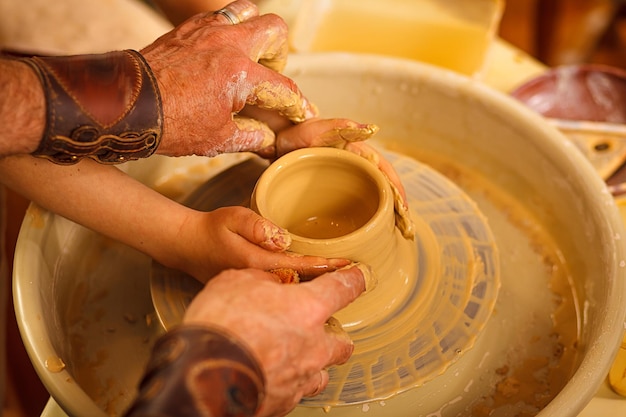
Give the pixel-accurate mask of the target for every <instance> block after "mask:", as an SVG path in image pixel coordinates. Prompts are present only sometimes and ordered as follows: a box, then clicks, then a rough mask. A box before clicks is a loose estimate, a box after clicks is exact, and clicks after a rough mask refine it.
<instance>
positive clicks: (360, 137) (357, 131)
mask: <svg viewBox="0 0 626 417" xmlns="http://www.w3.org/2000/svg"><path fill="white" fill-rule="evenodd" d="M379 130H380V128H379V127H378V126H377V125H375V124H361V123H355V124H354V126H347V127H344V128H339V129H337V131H336V132H335V133H336V134H338V135H339V137H341V139H343V140H345V141H346V142H360V141H364V140H367V139H369V138H371V137H372V136H374V135H375V134H376V133H377V132H378V131H379Z"/></svg>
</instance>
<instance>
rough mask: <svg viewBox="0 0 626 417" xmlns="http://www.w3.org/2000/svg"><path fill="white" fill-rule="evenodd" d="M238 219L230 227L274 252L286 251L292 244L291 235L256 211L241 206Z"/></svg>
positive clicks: (248, 239)
mask: <svg viewBox="0 0 626 417" xmlns="http://www.w3.org/2000/svg"><path fill="white" fill-rule="evenodd" d="M237 210H238V211H237V212H236V213H232V216H236V218H237V221H235V222H231V223H229V229H230V230H231V231H232V232H233V233H235V234H237V235H239V236H241V237H243V238H245V239H246V240H247V241H249V242H250V243H253V244H255V245H258V246H260V247H262V248H263V249H267V250H270V251H273V252H284V251H286V250H287V249H289V246H291V235H290V234H289V232H288V231H287V230H286V229H283V228H282V227H279V226H277V225H275V224H274V223H272V222H271V221H269V220H268V219H266V218H264V217H262V216H259V215H258V214H257V213H255V212H254V211H252V210H250V209H247V208H244V207H241V208H238V209H237Z"/></svg>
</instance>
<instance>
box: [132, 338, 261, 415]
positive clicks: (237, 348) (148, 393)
mask: <svg viewBox="0 0 626 417" xmlns="http://www.w3.org/2000/svg"><path fill="white" fill-rule="evenodd" d="M263 397H264V377H263V372H262V371H261V368H260V367H259V365H258V364H257V362H256V361H255V359H254V358H253V357H252V355H251V354H250V353H249V352H248V351H247V349H245V348H244V347H243V346H242V345H241V344H240V343H239V342H238V341H237V340H235V339H233V338H231V337H230V336H228V335H226V334H224V333H222V332H219V331H217V330H215V329H210V328H207V327H200V326H180V327H178V328H175V329H173V330H171V331H169V332H168V333H166V334H165V335H164V336H162V337H161V338H160V339H159V340H158V341H157V343H156V344H155V346H154V349H153V352H152V356H151V358H150V362H149V364H148V369H147V372H146V374H145V376H144V379H143V381H142V382H141V385H140V390H139V396H138V398H137V400H136V401H135V403H134V405H133V406H132V408H131V409H130V410H129V411H128V413H126V417H140V416H141V417H146V416H162V417H165V416H176V417H192V416H193V417H197V416H206V417H209V416H212V417H217V416H220V417H251V416H254V414H255V413H256V411H257V409H258V407H259V405H260V404H261V402H262V400H263Z"/></svg>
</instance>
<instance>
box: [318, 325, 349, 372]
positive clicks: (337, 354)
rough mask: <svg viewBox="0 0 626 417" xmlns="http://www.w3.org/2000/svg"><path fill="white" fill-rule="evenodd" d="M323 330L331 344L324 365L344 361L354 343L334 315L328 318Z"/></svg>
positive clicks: (339, 363)
mask: <svg viewBox="0 0 626 417" xmlns="http://www.w3.org/2000/svg"><path fill="white" fill-rule="evenodd" d="M324 330H325V331H326V334H327V339H328V341H329V343H330V345H331V346H330V350H331V355H330V358H329V359H328V363H327V364H326V366H331V365H341V364H342V363H346V362H347V361H348V359H350V356H352V352H353V351H354V344H353V343H352V340H351V339H350V336H349V335H348V333H347V332H346V331H345V330H344V329H343V327H342V326H341V323H340V322H339V320H337V319H336V318H334V317H331V318H329V319H328V321H327V322H326V324H325V325H324Z"/></svg>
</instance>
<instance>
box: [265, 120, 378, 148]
mask: <svg viewBox="0 0 626 417" xmlns="http://www.w3.org/2000/svg"><path fill="white" fill-rule="evenodd" d="M376 132H378V126H376V125H374V124H363V123H357V122H355V121H352V120H349V119H310V120H307V121H305V122H304V123H301V124H299V125H296V126H293V127H290V128H287V129H284V130H283V131H281V132H280V133H279V134H278V137H277V138H276V153H277V156H281V155H284V154H286V153H288V152H291V151H293V150H296V149H300V148H306V147H313V146H332V147H342V148H343V147H344V146H345V145H346V144H347V143H351V142H356V141H364V140H367V139H369V138H371V137H372V136H373V135H374V134H376Z"/></svg>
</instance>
